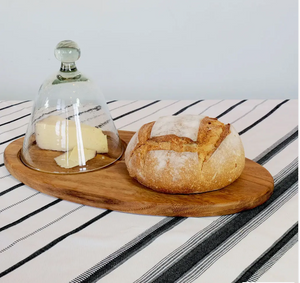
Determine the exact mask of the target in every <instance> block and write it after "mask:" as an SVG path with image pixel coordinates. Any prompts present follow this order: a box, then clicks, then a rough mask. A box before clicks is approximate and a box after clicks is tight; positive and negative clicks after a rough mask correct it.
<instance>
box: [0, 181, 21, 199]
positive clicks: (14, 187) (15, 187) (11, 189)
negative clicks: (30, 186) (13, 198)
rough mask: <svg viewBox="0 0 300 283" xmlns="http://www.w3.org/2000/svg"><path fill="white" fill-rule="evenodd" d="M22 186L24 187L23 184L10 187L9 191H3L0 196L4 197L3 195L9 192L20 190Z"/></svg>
mask: <svg viewBox="0 0 300 283" xmlns="http://www.w3.org/2000/svg"><path fill="white" fill-rule="evenodd" d="M22 186H24V184H23V183H20V184H17V185H14V186H12V187H10V188H9V189H6V190H5V191H2V192H0V196H3V195H5V194H7V193H9V192H11V191H13V190H15V189H17V188H20V187H22Z"/></svg>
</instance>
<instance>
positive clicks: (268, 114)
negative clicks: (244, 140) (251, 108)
mask: <svg viewBox="0 0 300 283" xmlns="http://www.w3.org/2000/svg"><path fill="white" fill-rule="evenodd" d="M288 101H289V99H286V100H284V101H282V102H281V103H279V104H278V105H276V106H275V107H274V108H273V109H272V110H271V111H269V112H268V113H267V114H266V115H264V116H263V117H261V118H260V119H258V120H257V121H256V122H254V123H253V124H251V125H250V126H248V127H247V128H245V129H244V130H242V131H240V132H239V135H242V134H244V133H246V132H248V131H249V130H251V129H252V128H253V127H254V126H256V125H257V124H259V123H260V122H261V121H263V120H265V119H266V118H267V117H269V116H270V115H271V114H272V113H274V112H275V111H276V110H277V109H278V108H279V107H280V106H282V105H283V104H285V103H287V102H288Z"/></svg>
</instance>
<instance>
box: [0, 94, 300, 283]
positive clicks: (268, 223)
mask: <svg viewBox="0 0 300 283" xmlns="http://www.w3.org/2000/svg"><path fill="white" fill-rule="evenodd" d="M239 103H240V104H239ZM237 104H238V105H237ZM31 107H32V102H21V101H2V102H1V103H0V282H1V283H2V282H3V283H11V282H22V283H25V282H43V283H48V282H49V283H50V282H51V283H53V282H56V283H60V282H109V283H111V282H122V283H127V282H128V283H129V282H152V281H153V280H154V279H156V282H199V283H200V282H205V283H214V282H221V283H227V282H228V283H229V282H242V281H239V280H240V279H239V278H240V276H241V275H242V274H244V273H245V270H247V272H250V273H251V276H248V279H249V280H248V279H247V280H246V281H250V280H251V281H253V282H255V281H258V282H294V283H296V282H298V253H297V251H298V244H297V238H298V233H297V232H295V231H296V230H295V227H297V223H298V222H297V221H298V195H297V189H298V182H297V178H296V179H295V170H296V169H297V168H298V136H297V133H296V131H297V128H296V127H297V126H298V117H297V116H298V101H297V100H289V101H285V100H247V101H240V100H205V101H196V100H193V101H191V100H181V101H175V100H164V101H152V100H151V101H143V100H140V101H129V100H128V101H114V102H110V103H108V108H109V109H110V111H111V115H112V118H114V119H115V124H116V127H117V128H118V129H122V130H129V131H136V130H138V129H139V128H140V127H141V126H142V125H143V124H145V123H148V122H151V121H155V120H157V119H158V118H159V117H161V116H166V115H173V114H175V115H184V114H192V115H199V114H201V115H205V116H206V115H208V116H210V117H218V116H219V115H221V117H220V118H219V120H220V121H222V122H224V123H232V124H233V125H234V127H235V129H236V130H237V131H238V132H240V133H242V134H241V138H242V141H243V144H244V147H245V152H246V157H247V158H250V159H254V160H255V161H257V162H262V165H263V166H264V167H265V168H266V169H267V170H269V172H270V173H271V174H272V176H273V177H274V180H275V190H276V192H277V190H278V191H279V190H282V191H281V193H280V194H279V195H278V197H276V199H274V201H273V202H272V203H270V205H268V206H266V207H265V208H264V209H262V211H259V212H258V213H256V214H255V213H254V212H255V210H252V211H248V212H245V213H244V214H242V213H241V214H239V213H238V214H233V215H227V216H221V217H219V216H214V217H190V218H172V217H163V216H149V215H138V214H129V213H123V212H117V211H112V212H110V213H109V212H107V211H106V210H105V209H100V208H94V207H89V206H84V205H80V204H76V203H72V202H68V201H64V200H62V201H59V200H57V199H56V198H54V197H52V196H48V195H46V194H43V193H40V192H38V191H36V190H34V189H32V188H29V187H27V186H25V185H22V184H20V182H19V181H18V180H16V179H15V178H14V177H12V176H10V174H9V172H8V171H7V170H6V168H5V166H4V165H3V162H4V161H3V152H4V150H5V148H6V146H7V145H8V144H9V142H10V141H12V140H13V139H15V138H18V137H19V136H22V135H24V133H25V131H26V128H27V123H28V121H29V119H30V115H29V114H30V113H31ZM225 111H226V113H224V112H225ZM222 113H223V114H222ZM295 133H296V134H295ZM7 141H8V142H7ZM289 182H290V183H289ZM249 189H251V188H249ZM46 205H49V207H48V208H43V207H44V206H46ZM102 213H103V215H102V216H100V217H101V218H99V219H98V220H95V221H94V222H92V223H91V224H90V225H88V226H86V227H85V228H80V227H81V226H82V225H85V224H86V223H88V222H89V221H90V220H92V219H93V218H95V217H98V216H99V215H101V214H102ZM251 213H253V215H252V214H251ZM31 214H32V215H31ZM249 215H251V217H250V216H249ZM247 217H249V220H247V221H246V220H245V219H246V218H247ZM242 221H245V223H244V224H243V225H242V224H241V223H242ZM231 224H232V225H231ZM226 225H227V226H226ZM233 225H237V228H236V227H235V226H233ZM239 225H240V226H239ZM224 227H227V228H226V229H227V230H226V229H225V228H224ZM79 228H80V229H79ZM76 229H79V230H78V231H77V230H76ZM71 232H72V233H71ZM222 237H223V238H224V239H223V238H222ZM220 239H222V240H220ZM286 239H287V240H286ZM285 240H286V243H285V242H284V241H285ZM218 241H219V242H218ZM283 243H285V244H283ZM278 247H280V248H278ZM274 251H275V252H274ZM205 252H208V253H207V254H204V253H205ZM272 252H274V253H273V254H272ZM271 254H272V256H271V257H270V258H268V259H267V260H266V258H267V256H270V255H271ZM197 258H199V260H198V259H197ZM196 259H197V260H196ZM263 259H265V261H264V263H262V262H263ZM259 263H261V264H259ZM253 266H254V267H253ZM172 268H173V269H172ZM185 269H186V270H185ZM97 270H98V273H97ZM99 270H100V271H101V272H102V273H101V272H100V271H99ZM171 270H173V271H172V272H171ZM184 270H185V271H184ZM95 272H96V273H95ZM93 274H94V275H93ZM177 274H179V276H177V277H176V275H177ZM247 274H248V273H247ZM80 276H81V277H80ZM93 276H94V277H93ZM173 276H174V278H175V277H176V280H174V281H172V280H173V279H172V278H173ZM243 278H246V277H243ZM85 279H86V281H84V280H85Z"/></svg>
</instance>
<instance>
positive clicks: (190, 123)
mask: <svg viewBox="0 0 300 283" xmlns="http://www.w3.org/2000/svg"><path fill="white" fill-rule="evenodd" d="M125 163H126V166H127V170H128V172H129V175H130V176H131V177H133V178H135V179H136V180H137V181H138V182H140V183H141V184H143V185H144V186H146V187H149V188H151V189H153V190H155V191H159V192H163V193H172V194H191V193H200V192H209V191H213V190H217V189H220V188H223V187H225V186H227V185H229V184H231V183H232V182H234V181H235V180H236V179H237V178H238V177H239V176H240V175H241V173H242V171H243V169H244V166H245V153H244V148H243V144H242V141H241V139H240V136H239V134H238V133H237V132H236V130H235V129H234V128H233V126H232V125H230V124H227V125H224V124H223V123H222V122H220V121H218V120H217V119H216V118H209V117H204V116H199V115H184V116H165V117H160V118H159V119H158V120H157V121H156V122H151V123H148V124H145V125H143V126H142V127H141V128H140V129H139V131H138V132H136V133H135V134H134V136H133V137H132V139H131V140H130V142H129V143H128V146H127V149H126V151H125Z"/></svg>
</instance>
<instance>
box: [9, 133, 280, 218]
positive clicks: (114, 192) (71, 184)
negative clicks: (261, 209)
mask: <svg viewBox="0 0 300 283" xmlns="http://www.w3.org/2000/svg"><path fill="white" fill-rule="evenodd" d="M119 134H120V137H121V139H122V140H123V141H124V142H125V143H128V141H129V140H130V138H131V137H132V135H133V134H134V132H127V131H119ZM22 143H23V138H21V139H18V140H16V141H14V142H12V143H10V144H9V145H8V146H7V148H6V149H5V152H4V163H5V166H6V168H7V170H8V171H9V172H10V173H11V175H13V176H14V177H15V178H16V179H18V180H19V181H21V182H23V183H24V184H26V185H28V186H29V187H31V188H33V189H36V190H38V191H40V192H42V193H45V194H48V195H51V196H54V197H57V198H60V199H64V200H68V201H72V202H76V203H81V204H85V205H90V206H94V207H99V208H104V209H111V210H117V211H123V212H129V213H136V214H147V215H162V216H186V217H187V216H194V217H199V216H216V215H226V214H232V213H236V212H240V211H243V210H247V209H251V208H254V207H256V206H258V205H260V204H262V203H264V202H265V201H266V200H268V198H269V197H270V196H271V194H272V192H273V188H274V181H273V178H272V176H271V174H270V173H269V172H268V171H267V170H266V169H265V168H264V167H262V166H260V165H259V164H257V163H255V162H253V161H251V160H249V159H246V166H245V169H244V171H243V173H242V175H241V176H240V178H239V179H237V180H236V181H235V182H233V183H232V184H231V185H229V186H227V187H225V188H223V189H220V190H217V191H213V192H208V193H201V194H191V195H171V194H163V193H159V192H155V191H153V190H151V189H148V188H146V187H144V186H142V185H141V184H139V183H138V182H137V181H135V180H134V179H132V178H131V177H130V176H129V175H128V172H127V169H126V165H125V162H124V157H122V158H121V159H120V160H119V161H117V162H115V163H114V164H112V165H110V166H108V167H106V168H103V169H100V170H98V171H93V172H88V173H80V174H75V175H74V174H70V175H58V174H51V173H43V172H39V171H36V170H33V169H30V168H28V167H27V166H25V165H24V164H23V163H22V162H21V160H20V150H21V148H22ZM41 158H42V157H41Z"/></svg>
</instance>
